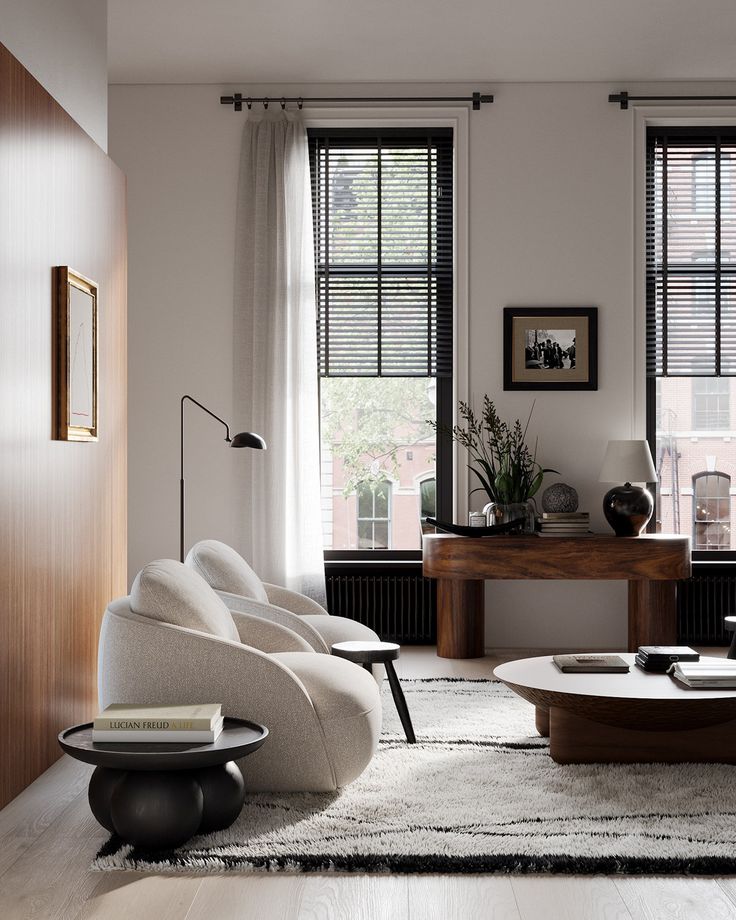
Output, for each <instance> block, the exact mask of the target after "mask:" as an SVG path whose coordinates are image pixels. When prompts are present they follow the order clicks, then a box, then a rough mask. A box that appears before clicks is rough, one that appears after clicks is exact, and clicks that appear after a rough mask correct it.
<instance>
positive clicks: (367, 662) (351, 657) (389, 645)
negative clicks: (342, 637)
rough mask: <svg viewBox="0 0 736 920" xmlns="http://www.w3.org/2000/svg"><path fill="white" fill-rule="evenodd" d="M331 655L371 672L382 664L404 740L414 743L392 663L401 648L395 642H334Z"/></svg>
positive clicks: (401, 691) (412, 729) (404, 702)
mask: <svg viewBox="0 0 736 920" xmlns="http://www.w3.org/2000/svg"><path fill="white" fill-rule="evenodd" d="M332 654H333V655H337V657H338V658H346V659H347V660H348V661H354V662H355V664H362V665H363V667H364V668H365V669H366V671H372V670H373V669H372V665H374V664H382V665H384V666H385V668H386V676H387V677H388V683H389V686H390V687H391V693H392V694H393V698H394V703H396V709H397V711H398V713H399V718H400V719H401V724H402V725H403V726H404V732H405V734H406V740H407V741H408V742H409V744H414V743H415V742H416V740H417V739H416V736H415V735H414V728H413V727H412V724H411V717H410V716H409V710H408V708H407V706H406V700H405V698H404V691H403V690H402V689H401V684H400V683H399V678H398V677H397V676H396V671H395V670H394V665H393V663H394V661H395V660H396V659H397V658H398V657H399V655H400V654H401V646H399V645H397V644H396V643H395V642H336V643H335V644H334V645H333V646H332Z"/></svg>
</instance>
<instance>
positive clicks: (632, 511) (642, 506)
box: [603, 482, 654, 537]
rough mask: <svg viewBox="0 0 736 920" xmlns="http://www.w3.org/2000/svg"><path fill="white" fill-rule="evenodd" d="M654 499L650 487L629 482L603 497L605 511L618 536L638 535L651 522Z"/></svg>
mask: <svg viewBox="0 0 736 920" xmlns="http://www.w3.org/2000/svg"><path fill="white" fill-rule="evenodd" d="M653 511H654V499H653V498H652V493H651V492H650V491H649V489H642V488H641V486H632V485H631V483H630V482H627V483H626V484H625V485H622V486H614V487H613V488H612V489H611V490H610V491H609V492H606V494H605V496H604V497H603V513H604V514H605V516H606V520H607V521H608V523H609V524H610V525H611V527H613V530H614V533H615V534H616V536H617V537H638V536H639V534H640V533H641V532H642V531H643V530H644V528H645V527H646V526H647V524H648V523H649V519H650V518H651V516H652V512H653Z"/></svg>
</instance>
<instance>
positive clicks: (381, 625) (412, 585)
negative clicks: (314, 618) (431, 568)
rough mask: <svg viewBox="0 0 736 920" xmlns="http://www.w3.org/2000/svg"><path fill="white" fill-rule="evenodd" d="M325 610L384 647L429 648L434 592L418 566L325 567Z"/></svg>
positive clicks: (434, 612) (434, 613)
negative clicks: (365, 631)
mask: <svg viewBox="0 0 736 920" xmlns="http://www.w3.org/2000/svg"><path fill="white" fill-rule="evenodd" d="M326 569H327V607H328V610H329V611H330V613H331V614H333V615H334V616H343V617H350V619H352V620H357V621H358V622H359V623H364V624H365V625H366V626H370V628H371V629H372V630H374V631H375V632H377V633H378V635H379V636H380V637H381V638H382V639H383V640H384V641H386V642H398V643H400V644H403V645H434V644H435V643H436V641H437V589H436V582H435V581H434V580H433V579H429V578H424V576H423V575H422V572H421V566H416V565H414V566H388V565H386V566H378V565H376V564H371V565H365V564H364V565H359V564H358V565H355V566H352V565H345V564H340V565H330V564H329V563H328V564H327V566H326Z"/></svg>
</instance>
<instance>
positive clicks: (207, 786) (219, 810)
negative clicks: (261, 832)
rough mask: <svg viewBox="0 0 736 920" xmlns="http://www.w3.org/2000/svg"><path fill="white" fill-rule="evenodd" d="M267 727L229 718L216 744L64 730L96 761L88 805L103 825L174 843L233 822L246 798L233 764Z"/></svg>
mask: <svg viewBox="0 0 736 920" xmlns="http://www.w3.org/2000/svg"><path fill="white" fill-rule="evenodd" d="M267 736H268V729H267V728H266V727H265V726H263V725H259V724H258V723H257V722H247V721H245V720H244V719H228V718H226V719H225V724H224V727H223V729H222V732H221V733H220V736H219V737H218V739H217V740H216V741H215V742H213V743H212V744H202V743H194V742H191V743H184V744H175V743H172V744H164V743H152V742H142V743H140V744H138V743H124V744H123V743H121V742H115V743H105V744H101V743H95V742H93V741H92V723H91V722H87V723H85V724H83V725H75V726H73V727H72V728H67V729H66V730H65V731H63V732H61V734H60V735H59V744H60V745H61V747H62V748H63V750H64V751H65V752H66V753H67V754H69V755H70V756H71V757H74V758H76V759H77V760H81V761H83V762H84V763H91V764H94V765H95V766H96V767H97V769H96V770H95V772H94V773H93V774H92V778H91V779H90V783H89V804H90V808H91V809H92V813H93V814H94V816H95V818H97V820H98V821H99V822H100V824H101V825H102V826H103V827H105V828H107V830H109V831H110V832H111V833H114V834H117V835H118V836H119V837H122V839H123V840H125V841H126V842H128V843H133V844H137V845H138V846H144V847H151V848H156V849H158V848H162V847H165V848H172V847H177V846H180V845H181V844H182V843H185V842H186V841H187V840H188V839H189V838H190V837H193V836H194V835H195V834H205V833H208V832H209V831H217V830H222V829H223V828H226V827H229V826H230V825H231V824H232V823H233V821H234V820H235V819H236V818H237V817H238V815H239V814H240V810H241V808H242V807H243V800H244V798H245V787H244V783H243V774H242V773H241V772H240V770H239V768H238V766H237V764H235V763H234V761H235V760H238V759H239V758H241V757H245V756H246V755H247V754H252V753H253V752H254V751H257V750H258V748H259V747H260V746H261V745H262V744H263V742H264V741H265V740H266V738H267Z"/></svg>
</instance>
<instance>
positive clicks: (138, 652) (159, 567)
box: [99, 559, 381, 792]
mask: <svg viewBox="0 0 736 920" xmlns="http://www.w3.org/2000/svg"><path fill="white" fill-rule="evenodd" d="M99 696H100V706H101V707H103V708H104V707H105V706H108V705H109V704H110V703H129V704H139V705H146V704H151V705H153V704H157V705H173V704H177V703H202V702H216V703H222V707H223V713H224V714H225V715H226V716H235V717H238V718H244V719H251V720H253V721H256V722H262V723H263V724H264V725H266V726H267V727H268V729H269V737H268V740H267V741H266V743H265V744H264V745H263V747H261V748H260V749H259V750H258V751H257V752H256V753H255V754H252V755H251V756H249V757H247V758H245V759H244V760H243V761H241V762H240V764H239V765H240V767H241V769H242V771H243V775H244V777H245V782H246V788H247V789H249V790H250V791H266V790H268V791H308V792H326V791H332V790H334V789H337V788H338V787H339V786H343V785H345V784H346V783H349V782H350V781H351V780H353V779H355V778H356V777H357V776H359V775H360V773H362V771H363V770H364V769H365V767H366V766H367V764H368V763H369V761H370V759H371V757H372V756H373V753H374V752H375V749H376V745H377V743H378V734H379V731H380V725H381V702H380V695H379V692H378V688H377V687H376V684H375V681H373V680H371V678H370V676H369V675H368V674H367V673H366V672H365V671H363V670H362V669H360V668H358V667H356V666H355V665H353V664H351V663H350V662H346V661H342V660H341V659H339V658H333V657H331V656H330V657H326V656H324V655H317V654H315V652H314V650H313V649H312V648H311V647H310V646H309V645H308V643H307V642H306V641H305V640H304V639H303V638H301V637H300V636H298V635H297V634H295V633H293V632H292V631H291V630H289V629H288V628H285V627H284V626H282V625H281V624H279V623H275V622H273V621H267V620H264V619H263V618H261V617H257V616H252V615H249V614H247V613H242V612H238V611H229V610H228V609H227V607H226V605H225V604H224V603H223V602H222V601H221V600H220V599H219V598H218V597H217V595H216V594H215V593H214V592H213V591H212V590H211V588H210V587H209V586H208V585H207V584H206V583H205V582H204V581H203V580H202V579H201V578H200V577H199V576H198V575H197V574H196V573H195V572H193V571H192V570H191V569H190V568H187V567H186V566H184V565H182V564H181V563H178V562H174V561H173V560H169V559H164V560H159V561H157V562H152V563H149V564H148V565H147V566H145V567H144V569H143V570H142V571H141V572H140V573H139V574H138V576H137V577H136V579H135V582H134V584H133V588H132V589H131V593H130V596H129V597H123V598H120V599H118V600H116V601H113V602H112V603H111V604H110V605H109V606H108V608H107V610H106V611H105V615H104V618H103V621H102V628H101V632H100V647H99Z"/></svg>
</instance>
